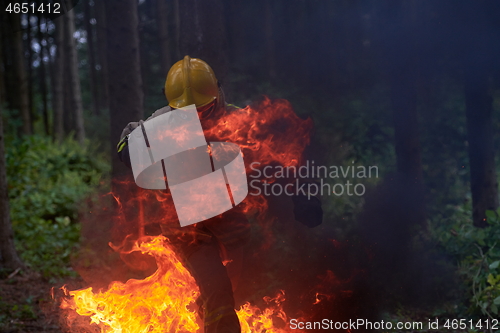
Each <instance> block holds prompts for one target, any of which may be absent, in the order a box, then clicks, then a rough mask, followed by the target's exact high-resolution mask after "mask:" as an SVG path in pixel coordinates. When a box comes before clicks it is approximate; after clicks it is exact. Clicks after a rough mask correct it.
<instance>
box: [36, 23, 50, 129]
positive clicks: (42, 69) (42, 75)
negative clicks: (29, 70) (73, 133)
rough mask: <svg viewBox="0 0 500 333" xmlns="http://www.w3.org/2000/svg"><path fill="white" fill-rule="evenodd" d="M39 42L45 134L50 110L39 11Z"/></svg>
mask: <svg viewBox="0 0 500 333" xmlns="http://www.w3.org/2000/svg"><path fill="white" fill-rule="evenodd" d="M37 38H38V44H40V54H39V57H40V67H39V71H40V72H39V75H40V94H41V95H42V114H43V125H44V127H45V134H47V135H49V134H50V129H49V111H48V108H47V81H46V80H47V76H46V75H45V72H46V71H45V61H44V59H43V58H44V50H45V47H44V46H43V32H42V15H41V13H38V33H37Z"/></svg>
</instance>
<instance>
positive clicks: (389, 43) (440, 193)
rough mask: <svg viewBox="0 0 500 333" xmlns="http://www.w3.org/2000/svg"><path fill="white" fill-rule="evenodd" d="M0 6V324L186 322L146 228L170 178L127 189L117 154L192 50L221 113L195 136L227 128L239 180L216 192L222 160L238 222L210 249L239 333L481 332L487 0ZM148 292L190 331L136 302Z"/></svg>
mask: <svg viewBox="0 0 500 333" xmlns="http://www.w3.org/2000/svg"><path fill="white" fill-rule="evenodd" d="M0 4H1V6H0V7H1V8H0V9H1V14H0V15H1V20H0V332H5V333H7V332H9V333H14V332H130V333H132V332H179V333H180V332H203V328H202V326H203V324H202V323H201V320H202V319H201V317H203V316H201V315H200V316H199V317H197V315H196V311H195V310H190V309H191V308H192V307H193V304H195V303H196V304H198V300H196V299H195V298H193V297H194V296H193V295H195V294H196V290H198V286H197V284H196V283H195V282H194V280H193V277H192V276H191V275H192V274H189V273H188V271H186V269H184V268H182V265H179V267H177V266H176V265H177V264H176V263H179V261H176V260H180V262H182V259H178V258H180V257H178V256H177V255H176V254H175V253H176V252H175V250H172V249H175V246H173V245H172V247H170V245H169V246H167V245H164V246H165V247H162V246H159V245H158V244H169V242H171V243H172V244H174V243H175V242H172V240H171V238H170V236H168V235H172V234H174V232H173V231H169V232H170V233H167V232H166V231H165V230H166V227H165V225H172V223H177V225H178V220H176V217H175V216H174V215H175V210H174V209H173V208H172V207H174V205H173V202H172V198H170V197H169V196H168V195H170V194H169V192H168V191H169V190H168V184H167V185H166V186H167V191H166V192H165V191H162V190H148V189H143V188H140V187H139V186H137V185H136V184H135V183H134V176H135V175H133V174H132V171H131V170H130V169H129V168H128V167H127V166H126V165H125V163H122V161H121V160H120V159H121V157H120V156H121V155H120V156H119V155H118V153H117V144H118V143H119V142H120V143H121V142H122V141H120V139H122V138H123V137H124V135H123V134H122V131H123V130H124V128H125V127H126V126H127V124H129V123H130V122H138V121H139V120H146V119H148V118H149V117H150V116H152V114H153V113H154V112H155V111H156V110H159V109H161V108H164V107H165V106H167V105H169V103H170V105H171V106H172V105H173V104H172V100H168V101H167V99H166V94H168V91H166V89H168V85H166V83H165V80H166V78H167V74H169V71H173V70H174V68H175V66H177V64H178V62H182V61H184V62H185V61H187V60H186V59H191V60H190V61H192V60H193V59H195V58H196V59H201V60H203V61H205V62H206V63H207V64H209V66H210V67H211V68H212V69H213V72H214V73H215V76H216V78H217V84H218V87H219V88H218V94H219V95H218V97H217V99H216V100H217V101H218V100H219V99H221V100H224V99H225V101H226V102H227V103H228V104H229V105H231V108H234V109H236V111H232V112H233V113H227V114H226V113H224V116H222V117H221V118H216V119H211V120H206V121H204V120H203V119H202V120H201V121H202V123H201V124H202V125H203V131H204V135H205V136H206V138H207V140H208V141H210V142H214V141H222V142H232V143H236V144H237V145H238V146H239V147H240V149H241V152H242V153H241V154H242V156H243V160H244V166H243V168H244V169H245V170H246V175H247V177H248V180H249V181H248V184H249V186H248V187H249V189H248V193H249V194H248V196H246V198H245V199H244V200H243V202H242V203H241V204H238V202H239V201H238V202H236V204H235V199H234V200H233V196H232V194H231V193H232V192H231V189H230V185H229V182H228V179H227V176H226V173H224V177H225V181H226V184H227V189H228V191H229V196H230V199H231V202H232V204H233V206H232V207H239V208H238V209H240V208H241V209H243V211H244V213H245V214H244V215H245V219H247V220H248V222H249V227H248V234H249V238H248V240H246V241H245V243H244V245H241V247H240V249H242V250H241V251H242V252H241V253H240V254H239V257H238V258H239V259H235V261H234V262H233V261H232V260H229V259H228V260H223V258H229V257H231V256H230V255H229V257H225V256H226V254H224V253H225V252H224V245H221V249H220V251H221V252H220V256H221V257H219V254H218V255H217V258H219V261H220V260H223V264H224V266H225V267H227V270H228V273H227V274H229V275H230V277H231V281H232V283H233V286H232V287H233V293H234V302H235V308H236V310H237V315H238V317H239V320H240V324H241V328H242V332H245V333H246V332H252V333H253V332H262V333H264V332H267V333H270V332H273V333H284V332H293V331H295V332H297V331H301V332H307V331H311V332H320V331H322V330H323V329H321V328H320V327H317V326H314V325H312V326H310V327H306V326H300V325H299V324H298V323H299V322H300V323H315V322H316V323H317V322H322V320H323V319H327V321H331V323H333V322H335V323H345V322H349V321H350V320H353V321H356V320H358V319H362V320H364V321H370V322H373V323H380V322H382V321H383V322H384V323H386V324H387V323H389V324H390V326H385V327H379V328H377V327H375V328H374V327H371V326H370V327H368V326H363V327H361V328H358V329H354V330H353V329H352V328H349V327H343V326H342V325H340V324H339V325H340V326H339V327H334V326H331V327H329V329H332V330H338V331H341V332H357V331H359V332H371V331H383V332H496V331H500V323H499V322H498V318H499V317H500V315H499V312H500V245H499V244H498V242H499V241H500V207H499V193H498V181H499V176H500V160H499V158H500V156H499V155H498V152H499V149H500V61H499V59H500V20H499V19H498V18H499V17H500V2H499V1H495V0H476V1H474V0H455V1H453V0H439V1H431V0H420V1H416V0H405V1H402V0H399V1H397V0H396V1H391V0H254V1H243V0H203V1H202V0H182V1H181V0H120V1H119V0H82V1H80V0H61V1H57V0H37V1H25V2H22V1H8V0H1V1H0ZM185 56H189V57H190V58H185ZM183 59H184V60H183ZM191 63H192V62H191ZM184 66H187V65H184ZM171 68H172V69H171ZM184 70H186V69H184ZM183 73H186V72H183ZM169 75H170V74H169ZM190 89H191V88H190ZM193 89H194V88H193ZM233 105H234V106H237V107H233ZM196 106H197V107H198V105H196ZM172 108H173V109H174V111H176V110H175V109H176V108H177V107H174V106H172ZM228 108H229V106H228ZM199 109H200V108H199V107H198V111H199ZM199 114H201V113H200V112H199ZM200 117H201V116H200ZM147 122H148V121H145V122H140V123H138V124H140V126H142V130H143V133H144V136H145V135H146V132H145V129H144V125H143V124H147ZM137 126H139V125H137ZM207 126H208V127H207ZM127 138H129V137H127ZM129 140H130V139H129ZM146 144H147V146H148V149H150V147H149V143H148V142H147V137H146ZM208 147H209V148H208V149H209V150H210V149H212V148H210V147H211V146H210V144H209V146H208ZM205 148H206V146H205ZM120 149H121V148H120ZM210 152H211V151H210ZM150 153H151V152H150ZM151 156H152V155H151ZM210 156H212V155H210ZM210 158H211V161H212V170H214V172H215V169H216V168H214V162H213V160H212V157H210ZM151 159H153V157H151ZM243 160H242V161H243ZM162 163H163V160H162ZM301 167H304V168H305V169H301ZM163 168H164V169H163V172H164V173H165V166H163ZM226 169H227V168H226ZM301 170H305V171H311V170H312V173H310V172H307V176H303V175H302V173H301ZM332 170H333V171H332ZM222 171H223V172H225V171H224V168H222ZM285 171H286V172H285ZM186 172H187V169H186ZM280 172H281V173H280ZM285 173H286V177H285V176H283V175H284V174H285ZM162 177H163V175H162ZM165 177H166V178H165V179H167V178H168V177H167V176H166V173H165ZM292 178H293V179H292ZM299 178H301V179H299ZM302 178H304V179H302ZM302 180H303V181H304V183H302ZM287 182H288V183H287ZM165 183H167V180H165ZM137 184H138V183H137ZM288 184H292V185H290V187H288ZM224 188H225V186H224ZM289 188H293V189H294V191H295V190H297V191H296V192H294V194H290V195H289V194H288V192H287V189H289ZM300 189H304V194H305V195H304V196H302V197H301V196H300V195H299V190H300ZM233 190H234V189H233ZM256 190H259V191H258V192H259V193H258V195H254V194H252V193H253V192H256ZM300 191H302V190H300ZM167 192H168V193H167ZM278 192H279V193H278ZM165 193H167V194H165ZM290 197H292V198H290ZM174 199H175V198H174ZM203 200H209V199H206V198H205V199H203ZM301 200H302V201H301ZM167 204H169V205H170V206H169V205H167ZM176 204H177V203H176ZM319 204H320V207H321V209H320V210H321V214H322V215H321V216H322V217H321V216H320V217H318V215H317V213H318V211H317V209H319V208H318V207H317V205H319ZM298 205H304V206H303V207H306V208H304V209H305V210H304V211H301V210H300V209H299V208H298V207H299V206H298ZM167 206H168V207H167ZM169 207H170V208H169ZM175 207H176V208H177V209H179V207H178V206H175ZM230 207H231V206H230ZM242 207H243V208H242ZM311 207H312V208H311ZM310 208H311V209H316V210H315V211H313V212H312V213H311V211H310V210H308V209H310ZM233 211H234V210H233ZM172 212H173V213H172ZM238 212H239V211H238ZM233 213H234V212H233ZM228 214H229V215H228V216H231V218H233V219H234V220H237V219H238V218H239V217H238V216H240V215H237V213H234V214H233V215H230V214H231V213H230V212H228ZM211 216H214V215H211ZM318 218H319V222H318V223H316V222H312V221H313V220H314V221H316V220H317V219H318ZM179 219H180V217H179ZM172 221H174V222H172ZM320 222H321V223H320ZM169 223H170V224H169ZM318 224H319V225H318ZM196 225H202V223H197V224H196ZM196 225H195V226H196ZM176 228H177V229H176ZM179 228H180V229H179ZM182 228H187V227H182ZM182 228H181V227H173V229H172V230H188V229H182ZM189 230H191V229H189ZM176 232H177V231H176ZM162 235H163V236H162ZM162 237H163V238H162ZM165 237H166V238H165ZM172 237H173V236H172ZM179 237H180V236H179ZM219 241H220V240H219ZM242 244H243V242H242ZM230 252H231V251H230ZM176 258H177V259H176ZM221 258H222V259H221ZM236 266H238V267H239V270H240V273H238V274H239V275H238V276H239V278H238V281H237V282H235V280H233V276H232V275H231V274H232V273H231V267H236ZM175 267H177V268H175ZM162 274H163V275H162ZM155 279H156V280H155ZM195 279H196V277H195ZM173 281H174V282H173ZM175 281H178V282H175ZM153 282H154V283H153ZM158 286H160V287H158ZM87 288H90V289H87ZM155 288H158V289H155ZM124 290H125V291H124ZM124 294H125V295H128V296H127V297H126V300H124V299H122V298H120V297H123V295H124ZM75 295H76V296H75ZM188 296H189V297H188ZM85 297H88V298H89V299H90V301H87V303H85V302H84V301H81V302H80V301H79V299H82V300H83V299H84V298H85ZM165 299H169V300H170V301H171V302H177V301H178V300H180V299H182V300H185V299H188V301H185V302H186V304H190V305H189V306H185V307H183V309H184V308H186V309H187V310H186V309H184V310H185V311H186V313H183V314H182V316H184V315H185V316H187V317H185V318H194V319H192V320H194V321H197V324H196V325H197V326H193V327H194V328H193V327H188V326H182V325H187V324H183V323H184V321H183V320H184V319H182V320H181V319H178V318H181V314H180V312H179V313H178V312H176V311H177V308H175V307H173V308H168V307H167V308H165V310H162V311H163V312H161V313H160V314H155V313H156V312H155V311H154V310H152V309H153V307H155V306H156V307H158V306H160V305H159V304H161V306H164V303H165V302H166V301H165ZM144 300H147V302H146V301H144ZM189 300H190V301H189ZM79 302H80V303H79ZM148 302H149V303H148ZM155 302H156V303H155ZM116 304H122V305H123V309H125V307H126V306H127V307H130V308H129V310H120V309H122V305H120V306H118V308H111V307H112V306H117V305H116ZM125 304H126V305H125ZM150 304H153V305H150ZM172 304H174V303H172ZM175 304H177V303H175ZM198 305H199V304H198ZM165 306H166V305H165ZM108 307H109V309H111V310H109V309H108ZM200 308H202V306H200ZM103 309H108V310H106V311H107V312H106V311H104V310H103ZM162 309H163V308H162ZM238 309H239V310H238ZM119 310H120V311H123V313H122V314H119V315H118V314H117V313H118V312H119ZM167 310H168V311H173V312H168V311H167ZM127 311H129V312H127ZM125 312H127V314H125ZM130 313H131V314H134V315H131V314H130ZM127 316H131V317H130V318H129V317H127ZM176 316H178V318H177V317H176ZM124 318H129V319H124ZM144 318H147V320H146V319H144ZM162 318H163V319H162ZM165 318H168V320H169V321H168V325H170V326H168V325H167V324H165V320H166V319H165ZM182 318H184V317H182ZM243 318H244V319H243ZM127 320H129V321H127ZM186 320H187V319H186ZM431 321H432V322H436V325H435V326H432V325H431ZM132 322H133V324H131V323H132ZM292 323H293V325H292ZM401 323H406V324H408V326H404V325H403V326H404V328H403V326H402V327H399V326H397V325H398V324H401ZM410 323H411V324H415V323H423V326H421V327H419V326H418V325H417V326H415V325H410ZM120 325H122V326H120ZM135 325H137V326H135ZM148 325H149V326H148ZM165 325H167V326H165ZM176 325H177V326H176ZM193 325H195V324H193ZM266 325H267V326H266ZM304 325H305V324H304ZM332 325H333V324H332ZM294 326H295V327H294ZM148 327H149V328H148ZM166 327H169V328H168V329H167V328H166ZM200 327H201V328H200ZM205 330H207V329H205ZM214 332H215V331H214Z"/></svg>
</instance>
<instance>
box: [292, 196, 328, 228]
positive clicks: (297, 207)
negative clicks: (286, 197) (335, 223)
mask: <svg viewBox="0 0 500 333" xmlns="http://www.w3.org/2000/svg"><path fill="white" fill-rule="evenodd" d="M292 201H293V205H294V207H293V214H294V215H295V220H297V221H299V222H300V223H302V224H304V225H306V226H307V227H309V228H314V227H317V226H318V225H320V224H321V223H322V222H323V208H321V201H320V200H319V199H318V198H317V197H315V196H311V197H310V198H307V196H306V195H304V194H302V193H300V194H297V195H294V196H292Z"/></svg>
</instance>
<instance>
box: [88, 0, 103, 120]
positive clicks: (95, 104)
mask: <svg viewBox="0 0 500 333" xmlns="http://www.w3.org/2000/svg"><path fill="white" fill-rule="evenodd" d="M84 3H85V30H86V31H87V55H88V58H89V84H90V91H91V92H92V101H91V110H92V114H94V115H99V114H100V113H101V112H100V107H99V94H98V91H97V84H98V83H97V80H96V73H95V70H96V69H95V67H96V61H95V47H94V29H93V28H92V24H91V23H90V20H91V19H92V15H91V8H90V1H85V2H84Z"/></svg>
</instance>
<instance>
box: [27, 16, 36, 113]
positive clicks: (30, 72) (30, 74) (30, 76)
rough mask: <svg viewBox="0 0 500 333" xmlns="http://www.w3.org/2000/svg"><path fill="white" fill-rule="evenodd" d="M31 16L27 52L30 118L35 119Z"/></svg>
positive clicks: (28, 17)
mask: <svg viewBox="0 0 500 333" xmlns="http://www.w3.org/2000/svg"><path fill="white" fill-rule="evenodd" d="M30 18H31V15H30V14H28V15H27V20H28V25H27V29H26V35H27V38H26V50H27V51H28V97H29V102H28V106H29V109H30V117H31V119H32V120H33V119H35V115H34V104H33V49H32V48H31V43H32V39H33V38H32V35H31V29H32V28H33V27H32V26H31V21H30Z"/></svg>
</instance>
